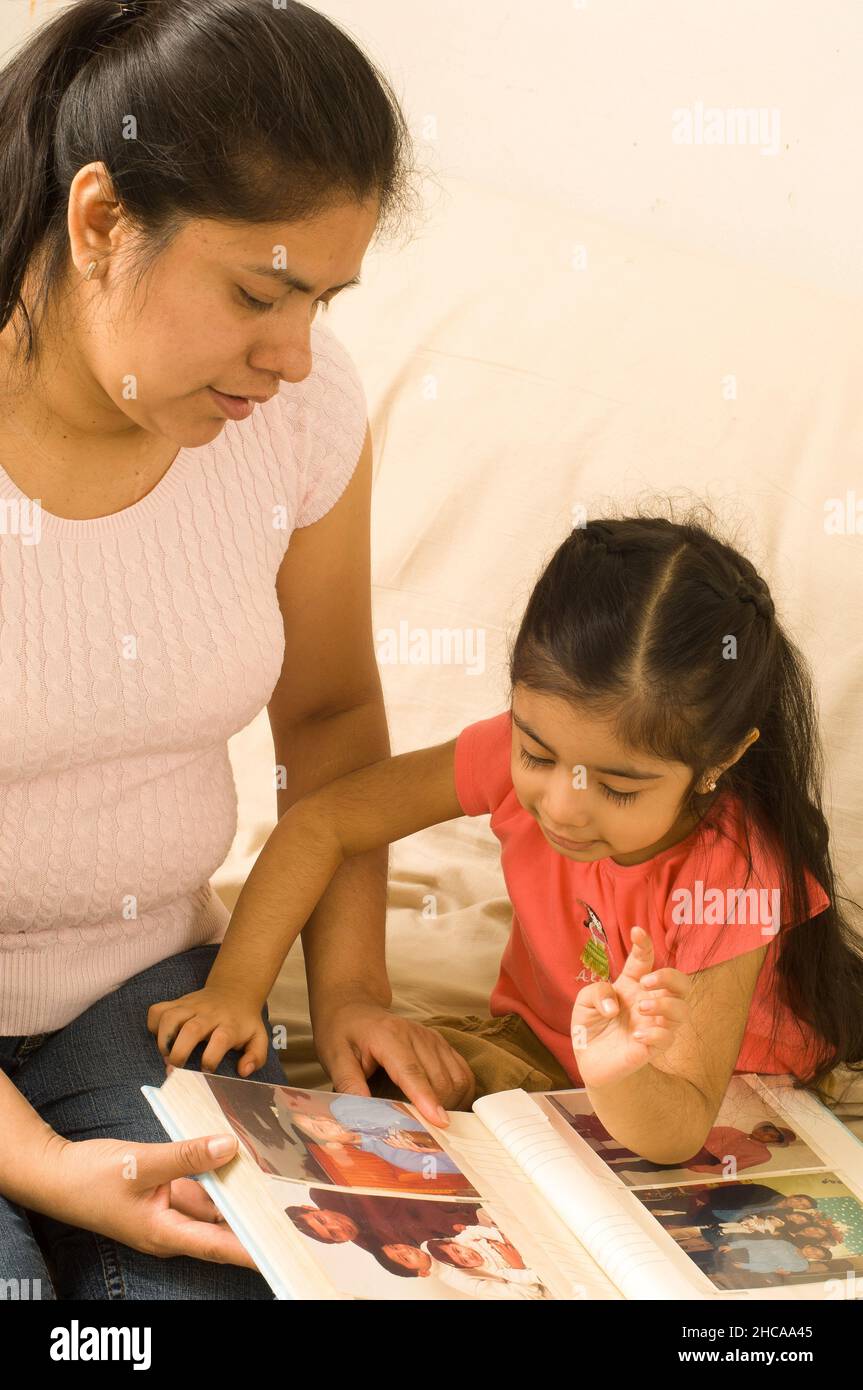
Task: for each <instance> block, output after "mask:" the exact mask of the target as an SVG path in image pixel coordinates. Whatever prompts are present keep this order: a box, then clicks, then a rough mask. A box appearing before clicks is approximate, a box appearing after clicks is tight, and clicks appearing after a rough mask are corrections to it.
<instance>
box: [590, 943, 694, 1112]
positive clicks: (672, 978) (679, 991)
mask: <svg viewBox="0 0 863 1390" xmlns="http://www.w3.org/2000/svg"><path fill="white" fill-rule="evenodd" d="M652 966H653V941H652V940H651V938H650V936H649V935H648V933H647V932H646V931H645V930H644V928H643V927H633V929H632V947H631V949H630V952H629V955H628V956H627V958H626V964H625V965H624V967H623V969H622V970H621V972H620V974H619V975H618V977H617V979H616V980H614V981H613V982H612V981H605V980H602V981H599V982H598V983H596V984H592V985H586V986H585V988H584V989H582V990H580V991H579V994H578V996H577V998H576V1001H575V1007H574V1008H573V1011H572V1025H571V1026H572V1046H573V1049H574V1051H575V1059H576V1062H577V1063H578V1070H579V1072H580V1073H581V1079H582V1081H583V1082H584V1084H585V1086H609V1085H613V1084H614V1082H616V1081H622V1080H623V1079H624V1077H627V1076H631V1075H632V1074H633V1072H637V1071H640V1070H641V1068H642V1067H644V1066H646V1065H647V1063H648V1062H649V1061H650V1059H651V1058H652V1057H654V1056H656V1055H657V1054H658V1053H661V1052H665V1051H666V1050H667V1049H668V1048H669V1047H670V1046H671V1044H672V1043H673V1041H674V1039H675V1036H676V1034H677V1031H678V1029H679V1028H680V1025H681V1024H682V1023H684V1022H685V1021H686V1019H687V1018H688V1016H689V1004H688V999H689V994H690V990H691V988H692V982H691V980H690V978H689V976H688V975H684V974H683V972H682V971H681V970H674V969H672V968H671V967H666V968H665V969H663V970H657V971H655V972H654V973H653V974H650V973H649V972H650V971H651V969H652ZM609 1005H610V1007H609Z"/></svg>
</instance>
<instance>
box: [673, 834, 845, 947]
mask: <svg viewBox="0 0 863 1390" xmlns="http://www.w3.org/2000/svg"><path fill="white" fill-rule="evenodd" d="M726 828H727V823H726ZM744 844H745V842H744V841H742V838H741V835H740V833H739V831H738V832H737V833H732V836H731V839H729V838H727V837H726V836H724V835H719V834H718V833H716V832H713V833H712V834H711V836H710V841H709V847H707V846H702V847H701V849H700V851H699V852H694V853H693V854H692V855H690V856H689V857H688V858H687V859H686V861H685V862H684V863H683V865H682V866H681V867H680V869H679V870H678V871H677V873H676V874H675V875H674V882H673V883H672V884H671V885H670V891H669V892H668V895H667V900H666V906H665V931H666V945H667V947H668V951H669V963H670V964H671V965H673V966H675V967H676V968H677V969H678V970H682V971H684V972H685V973H686V974H692V973H693V972H694V971H696V970H700V969H704V968H707V967H709V966H711V965H719V964H720V963H721V962H722V961H726V960H732V959H733V958H734V957H735V956H740V955H744V954H745V953H746V952H747V951H754V950H756V949H757V948H758V947H759V946H770V944H771V943H772V942H773V941H775V939H776V937H777V935H778V930H779V928H782V929H784V928H786V927H789V926H791V925H797V924H796V922H795V923H792V921H791V918H790V911H789V908H788V906H787V904H786V902H785V896H784V893H783V891H782V885H783V876H782V868H781V859H780V857H779V856H778V855H777V853H776V851H775V850H772V849H771V848H770V847H769V846H768V845H767V843H766V841H765V840H764V839H763V838H762V837H761V836H759V835H758V834H756V833H753V832H752V831H750V851H751V855H752V870H751V873H749V874H747V859H746V855H745V853H744ZM805 881H806V888H807V893H808V902H809V912H808V914H807V916H806V917H805V918H804V919H803V920H805V921H808V920H809V918H810V917H814V916H816V915H817V914H818V913H820V912H823V911H824V909H825V908H826V907H829V905H830V899H829V897H828V895H827V893H826V892H825V891H824V889H823V888H822V887H821V885H820V884H819V883H818V881H817V879H815V878H814V877H813V875H812V874H811V873H809V871H808V870H806V872H805Z"/></svg>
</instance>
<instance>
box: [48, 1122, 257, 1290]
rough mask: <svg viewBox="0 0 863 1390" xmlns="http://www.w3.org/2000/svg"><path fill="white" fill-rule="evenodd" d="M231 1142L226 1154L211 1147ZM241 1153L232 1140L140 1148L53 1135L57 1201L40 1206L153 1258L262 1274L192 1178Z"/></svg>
mask: <svg viewBox="0 0 863 1390" xmlns="http://www.w3.org/2000/svg"><path fill="white" fill-rule="evenodd" d="M218 1140H221V1141H225V1143H226V1147H225V1151H224V1153H217V1154H213V1153H212V1152H211V1151H210V1150H209V1149H208V1145H209V1144H211V1143H213V1142H215V1141H218ZM236 1153H237V1139H236V1137H235V1136H233V1135H225V1134H219V1135H209V1136H206V1137H204V1138H201V1139H181V1140H178V1141H177V1142H176V1143H164V1144H160V1143H157V1144H136V1143H132V1142H131V1141H129V1140H125V1139H79V1140H74V1141H73V1140H69V1139H64V1138H62V1137H61V1136H60V1135H58V1134H52V1135H51V1136H50V1138H49V1139H48V1141H47V1143H46V1148H45V1153H44V1173H45V1175H46V1182H45V1185H44V1186H42V1187H41V1193H40V1195H44V1194H45V1192H46V1189H47V1191H48V1192H50V1194H51V1197H50V1199H48V1200H43V1201H40V1202H39V1204H38V1207H36V1206H35V1204H34V1208H35V1209H37V1210H39V1211H42V1212H45V1213H46V1214H47V1215H49V1216H53V1217H54V1218H55V1219H56V1220H58V1221H65V1222H68V1224H69V1225H71V1226H77V1227H81V1228H83V1229H84V1230H87V1231H96V1232H98V1233H99V1234H100V1235H104V1236H110V1237H112V1238H113V1239H115V1240H118V1241H120V1242H122V1244H124V1245H130V1246H131V1247H132V1248H133V1249H134V1250H141V1251H143V1252H144V1253H145V1254H147V1255H156V1256H157V1257H159V1258H168V1257H170V1256H172V1255H190V1256H191V1257H192V1258H193V1259H197V1260H210V1261H212V1262H213V1263H215V1264H232V1265H243V1266H245V1267H246V1268H247V1269H257V1266H256V1264H255V1262H254V1260H253V1259H252V1257H251V1255H249V1253H248V1252H247V1251H246V1249H245V1248H244V1247H243V1246H242V1245H241V1244H240V1242H239V1240H238V1239H237V1237H236V1236H235V1234H234V1232H233V1231H232V1230H231V1229H230V1227H229V1226H228V1225H227V1224H226V1223H225V1222H224V1220H223V1218H222V1215H221V1213H220V1212H219V1209H218V1207H217V1206H216V1205H215V1203H214V1202H213V1201H212V1199H211V1198H210V1196H209V1195H208V1193H207V1192H205V1191H204V1189H203V1188H202V1187H201V1185H200V1184H199V1183H197V1182H196V1181H195V1180H194V1177H193V1176H192V1175H193V1174H195V1173H204V1172H207V1171H208V1170H210V1169H213V1168H222V1167H224V1166H225V1164H227V1163H229V1162H230V1161H231V1159H232V1158H234V1157H235V1156H236Z"/></svg>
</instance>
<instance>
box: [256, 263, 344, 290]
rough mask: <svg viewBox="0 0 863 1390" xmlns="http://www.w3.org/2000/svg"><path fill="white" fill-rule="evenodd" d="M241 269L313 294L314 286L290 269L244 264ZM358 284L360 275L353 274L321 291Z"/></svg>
mask: <svg viewBox="0 0 863 1390" xmlns="http://www.w3.org/2000/svg"><path fill="white" fill-rule="evenodd" d="M243 270H247V271H249V272H250V273H251V274H252V275H268V276H269V277H270V279H271V280H278V281H279V282H280V284H283V285H287V286H288V288H289V289H292V290H299V292H300V294H314V286H313V285H307V284H306V282H305V280H301V279H300V277H299V276H298V275H294V274H293V272H292V271H290V270H279V269H277V268H276V267H275V266H272V265H244V266H243ZM359 284H360V277H359V275H355V276H354V278H353V280H346V281H345V283H344V284H343V285H331V286H330V288H329V289H328V290H322V291H321V293H322V294H332V293H333V292H334V291H335V290H348V289H350V288H351V286H352V285H359Z"/></svg>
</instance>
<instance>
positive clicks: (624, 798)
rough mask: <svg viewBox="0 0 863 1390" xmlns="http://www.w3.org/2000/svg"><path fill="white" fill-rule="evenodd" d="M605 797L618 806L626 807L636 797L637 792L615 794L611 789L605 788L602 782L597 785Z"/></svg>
mask: <svg viewBox="0 0 863 1390" xmlns="http://www.w3.org/2000/svg"><path fill="white" fill-rule="evenodd" d="M599 785H600V786H601V787H602V790H603V791H604V792H605V795H606V796H609V797H611V800H612V801H616V802H617V804H618V805H619V806H628V805H629V803H630V802H631V801H634V800H635V798H636V797H637V796H638V792H616V791H615V790H614V788H613V787H607V786H606V785H605V783H604V782H600V784H599Z"/></svg>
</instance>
